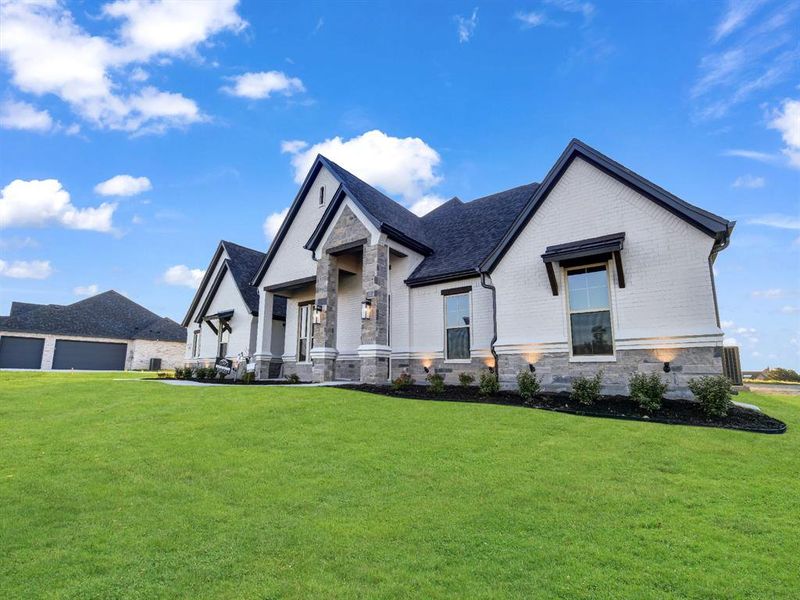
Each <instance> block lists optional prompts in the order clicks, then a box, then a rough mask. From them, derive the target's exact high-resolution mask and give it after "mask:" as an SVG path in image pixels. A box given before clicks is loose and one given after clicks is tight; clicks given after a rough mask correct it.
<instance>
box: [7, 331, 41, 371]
mask: <svg viewBox="0 0 800 600" xmlns="http://www.w3.org/2000/svg"><path fill="white" fill-rule="evenodd" d="M43 348H44V338H26V337H13V336H12V337H9V336H7V335H4V336H3V337H0V369H41V368H42V349H43Z"/></svg>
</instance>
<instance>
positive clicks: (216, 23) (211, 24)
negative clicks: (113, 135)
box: [0, 0, 246, 133]
mask: <svg viewBox="0 0 800 600" xmlns="http://www.w3.org/2000/svg"><path fill="white" fill-rule="evenodd" d="M102 18H106V19H113V20H114V21H118V22H119V27H118V29H117V30H116V31H115V32H114V33H112V34H109V35H108V36H100V35H92V34H90V33H88V32H87V31H86V30H84V29H83V28H82V27H81V26H79V25H78V24H77V23H76V22H75V20H74V18H73V16H72V13H71V12H70V11H69V10H68V9H67V8H65V6H64V4H63V3H62V2H60V1H58V0H49V1H36V2H4V3H3V18H2V19H0V54H1V55H2V57H3V59H4V60H5V62H6V63H7V64H8V67H9V69H10V72H11V82H12V83H13V85H14V86H16V87H17V88H18V89H20V90H22V91H24V92H27V93H30V94H35V95H39V96H43V95H46V94H54V95H56V96H58V97H59V98H60V99H61V100H63V101H64V102H66V103H67V104H68V105H69V106H70V107H71V109H72V110H73V112H75V113H76V114H77V115H79V116H80V117H81V118H83V119H85V120H86V121H88V122H90V123H92V124H93V125H94V126H96V127H99V128H105V129H114V130H122V131H127V132H137V133H159V132H163V131H164V130H166V129H167V128H169V127H183V126H186V125H187V124H190V123H197V122H200V121H203V120H205V117H204V115H202V113H201V111H200V110H199V108H198V107H197V105H196V104H195V102H194V101H193V100H191V99H189V98H185V97H184V96H182V95H181V94H177V93H170V92H162V91H161V90H157V89H155V88H153V87H145V88H142V89H139V88H138V87H137V86H138V84H140V83H141V82H142V81H144V79H146V77H144V76H145V75H146V73H145V72H144V70H143V69H141V67H140V65H139V64H137V63H146V62H149V61H155V62H164V61H165V60H168V59H169V57H170V56H177V57H186V56H196V51H197V47H198V46H199V45H200V44H201V43H203V42H205V41H207V40H208V38H209V37H210V36H212V35H214V34H216V33H219V32H221V31H223V30H230V31H234V32H238V31H240V30H241V29H242V28H243V27H244V26H245V25H246V24H245V22H244V21H242V19H241V18H240V17H239V16H238V14H237V13H236V0H205V1H203V2H169V1H162V0H120V1H117V2H113V3H110V4H106V5H105V6H104V7H103V10H102V15H101V19H102ZM130 66H133V68H128V67H130Z"/></svg>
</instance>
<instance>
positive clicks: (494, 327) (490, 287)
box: [481, 271, 500, 381]
mask: <svg viewBox="0 0 800 600" xmlns="http://www.w3.org/2000/svg"><path fill="white" fill-rule="evenodd" d="M488 276H489V274H488V273H487V272H486V271H481V287H483V288H485V289H487V290H490V291H491V292H492V340H491V341H490V342H489V351H490V352H491V353H492V358H494V373H495V376H496V377H497V380H498V381H500V371H499V369H498V366H499V363H498V361H497V351H496V350H495V349H494V345H495V344H496V343H497V288H495V287H494V285H493V284H491V283H487V281H486V278H487V277H488Z"/></svg>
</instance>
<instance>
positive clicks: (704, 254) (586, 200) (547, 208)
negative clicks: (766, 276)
mask: <svg viewBox="0 0 800 600" xmlns="http://www.w3.org/2000/svg"><path fill="white" fill-rule="evenodd" d="M621 231H624V232H625V233H626V239H625V246H624V249H623V251H622V262H623V266H624V271H625V281H626V287H625V288H624V289H620V288H619V287H618V285H617V280H616V272H615V271H614V269H613V263H612V267H611V269H610V270H611V276H612V285H611V305H612V313H613V328H614V335H615V339H616V342H617V348H619V349H622V348H624V347H629V348H633V347H642V346H650V347H652V346H657V345H659V344H660V343H665V344H669V343H670V342H669V340H670V339H672V340H673V341H674V342H675V344H678V341H679V340H685V339H704V340H706V343H707V345H716V344H719V343H721V335H722V332H721V331H720V330H719V329H718V327H717V325H716V316H715V312H714V301H713V296H712V288H711V278H710V273H709V267H708V255H709V253H710V251H711V247H712V243H713V240H712V238H710V237H709V236H707V235H705V234H704V233H702V232H700V231H699V230H698V229H696V228H694V227H692V226H691V225H689V224H688V223H686V222H685V221H683V220H681V219H679V218H678V217H676V216H674V215H673V214H672V213H670V212H668V211H666V210H665V209H663V208H661V207H659V206H658V205H656V204H655V203H654V202H652V201H650V200H649V199H647V198H645V197H643V196H641V195H640V194H638V193H637V192H635V191H633V190H631V189H630V188H629V187H627V186H625V185H623V184H622V183H620V182H618V181H617V180H615V179H613V178H612V177H609V176H608V175H606V174H605V173H603V172H602V171H600V170H598V169H596V168H595V167H593V166H592V165H590V164H589V163H587V162H585V161H583V160H581V159H576V160H575V161H574V162H573V163H572V165H571V166H570V168H569V169H568V170H567V172H566V173H565V174H564V176H563V177H562V178H561V180H560V181H559V183H558V184H557V185H556V186H555V188H554V189H553V190H552V191H551V193H550V195H549V196H548V197H547V198H546V199H545V201H544V203H543V204H542V206H541V207H540V208H539V210H538V212H537V213H536V214H535V215H534V217H533V218H532V219H531V220H530V222H529V223H528V225H527V226H526V227H525V229H524V230H523V231H522V232H521V234H520V236H519V237H518V238H517V240H516V241H515V243H514V244H513V246H512V247H511V248H510V249H509V251H508V252H507V253H506V255H505V256H504V258H503V259H502V261H501V262H500V264H499V265H498V266H497V267H496V269H495V271H494V273H493V274H492V280H493V282H494V284H495V286H496V287H497V306H498V342H497V345H498V349H499V350H500V351H501V352H502V350H503V347H504V346H505V347H506V348H507V349H508V351H511V348H512V347H514V346H524V345H530V344H542V345H543V348H546V349H550V350H559V349H560V350H562V351H565V350H566V349H567V339H568V332H567V316H566V304H565V302H566V298H565V294H564V281H563V275H561V274H560V276H559V295H558V296H553V295H552V292H551V291H550V285H549V283H548V279H547V272H546V270H545V266H544V264H543V262H542V259H541V255H542V254H543V253H544V251H545V248H546V247H547V246H550V245H554V244H560V243H566V242H572V241H577V240H581V239H586V238H591V237H596V236H601V235H606V234H610V233H616V232H621ZM650 338H656V340H650Z"/></svg>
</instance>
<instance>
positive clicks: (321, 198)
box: [319, 185, 325, 206]
mask: <svg viewBox="0 0 800 600" xmlns="http://www.w3.org/2000/svg"><path fill="white" fill-rule="evenodd" d="M324 204H325V186H324V185H323V186H320V188H319V205H320V206H324Z"/></svg>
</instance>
